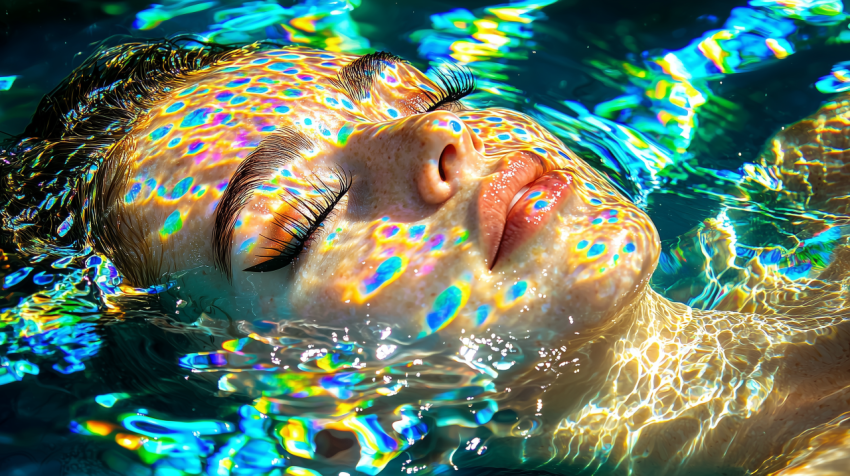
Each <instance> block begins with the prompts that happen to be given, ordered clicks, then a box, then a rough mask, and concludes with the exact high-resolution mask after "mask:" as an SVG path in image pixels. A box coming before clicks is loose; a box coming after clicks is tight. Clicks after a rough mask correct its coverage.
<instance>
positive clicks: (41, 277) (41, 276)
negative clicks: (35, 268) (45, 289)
mask: <svg viewBox="0 0 850 476" xmlns="http://www.w3.org/2000/svg"><path fill="white" fill-rule="evenodd" d="M53 278H54V276H53V275H52V274H46V273H45V272H44V271H39V272H38V273H36V274H35V276H33V277H32V281H33V282H34V283H35V284H38V285H39V286H44V285H45V284H50V283H52V282H53Z"/></svg>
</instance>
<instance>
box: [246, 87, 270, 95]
mask: <svg viewBox="0 0 850 476" xmlns="http://www.w3.org/2000/svg"><path fill="white" fill-rule="evenodd" d="M268 90H269V88H267V87H265V86H251V87H250V88H248V89H246V90H245V92H247V93H251V94H262V93H264V92H266V91H268Z"/></svg>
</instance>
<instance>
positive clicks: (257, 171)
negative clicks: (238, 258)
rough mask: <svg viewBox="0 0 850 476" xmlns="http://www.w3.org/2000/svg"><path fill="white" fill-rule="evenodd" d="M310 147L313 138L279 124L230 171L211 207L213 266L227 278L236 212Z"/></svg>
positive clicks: (230, 270)
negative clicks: (219, 195) (216, 199)
mask: <svg viewBox="0 0 850 476" xmlns="http://www.w3.org/2000/svg"><path fill="white" fill-rule="evenodd" d="M314 147H315V145H314V144H313V141H311V140H310V138H308V137H307V136H306V135H304V134H303V133H301V132H299V131H297V130H295V129H292V128H289V127H280V128H278V129H277V130H275V131H274V132H273V133H271V134H270V135H269V136H267V137H265V138H264V139H263V140H262V141H260V145H259V146H257V148H256V149H254V151H253V152H251V153H250V154H249V155H248V157H246V158H245V160H243V161H242V162H241V163H240V164H239V167H237V168H236V171H235V172H233V176H231V177H230V181H229V183H228V184H227V188H225V189H224V194H222V196H221V199H220V200H219V202H218V204H217V205H216V207H215V222H214V223H213V230H212V234H213V237H212V238H213V239H212V247H213V259H214V261H215V266H216V268H218V269H220V270H221V271H222V272H224V273H225V275H226V276H227V279H228V280H230V279H232V277H233V270H232V268H231V264H230V253H231V250H232V249H233V232H234V230H235V228H236V221H237V219H238V218H239V214H240V213H241V212H242V210H243V209H244V208H245V206H246V205H248V201H249V200H251V197H252V196H253V195H254V192H255V191H256V190H257V189H258V188H260V186H261V185H262V184H263V183H264V182H265V181H266V180H268V179H270V178H271V177H273V176H274V174H275V173H277V171H278V170H280V169H281V168H282V167H284V166H286V165H287V164H288V163H290V162H292V161H293V160H295V159H296V158H298V157H301V155H302V153H303V152H306V151H309V150H312V149H313V148H314Z"/></svg>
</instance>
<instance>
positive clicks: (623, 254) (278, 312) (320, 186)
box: [126, 49, 659, 337]
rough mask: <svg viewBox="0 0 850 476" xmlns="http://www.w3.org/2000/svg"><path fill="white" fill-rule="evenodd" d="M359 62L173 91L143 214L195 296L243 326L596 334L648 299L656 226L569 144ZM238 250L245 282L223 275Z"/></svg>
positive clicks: (332, 58)
mask: <svg viewBox="0 0 850 476" xmlns="http://www.w3.org/2000/svg"><path fill="white" fill-rule="evenodd" d="M355 60H357V57H355V56H350V55H343V54H334V53H327V52H322V51H312V50H300V49H296V50H282V51H271V52H262V53H257V54H255V55H252V56H250V57H247V58H243V59H240V60H236V61H235V62H233V63H232V64H228V65H226V66H222V67H217V68H214V69H212V70H209V71H207V72H205V73H203V74H202V75H199V76H197V79H196V80H194V81H190V84H188V85H187V86H186V87H183V88H180V89H176V90H174V91H173V93H172V95H171V97H170V98H168V99H166V100H165V101H163V102H162V103H161V104H160V105H159V106H157V107H155V108H153V110H152V111H151V113H150V119H149V121H148V122H147V123H146V124H145V125H144V126H143V127H141V128H140V129H138V130H137V132H136V135H135V140H136V147H135V152H134V156H133V163H132V172H131V180H130V183H129V184H128V188H127V196H126V202H127V203H128V208H129V209H130V210H133V212H134V213H136V214H137V216H139V217H141V219H142V220H144V221H145V222H146V223H147V224H148V225H149V227H150V229H151V233H150V236H149V239H150V241H152V242H153V243H154V246H155V247H159V246H160V243H165V245H164V247H163V250H164V252H165V254H166V258H167V259H166V262H167V263H168V262H173V263H174V264H173V269H174V270H189V274H187V275H185V279H184V280H182V282H181V287H183V289H182V291H183V292H185V294H186V295H188V296H190V297H191V298H192V299H195V300H199V299H203V298H210V297H215V298H219V300H218V301H217V303H216V305H217V306H219V307H221V308H222V309H225V310H227V312H228V313H229V314H230V315H231V316H232V317H233V318H236V319H256V318H266V319H268V318H294V317H297V318H301V319H314V320H316V321H318V322H323V323H328V324H331V323H333V324H343V323H344V322H346V321H347V320H351V319H357V320H359V321H364V320H370V321H375V322H386V323H389V324H390V325H394V326H396V329H398V330H399V331H400V332H399V333H398V334H397V335H396V336H397V337H406V336H407V335H412V336H414V337H415V336H417V335H419V336H422V335H427V334H430V333H432V332H435V331H437V330H440V329H443V328H447V327H451V328H454V329H467V330H474V329H477V328H484V329H486V328H489V327H497V326H501V328H502V329H506V330H511V329H513V330H514V331H515V332H517V331H520V332H525V330H527V329H529V328H537V329H540V328H546V329H551V330H552V331H555V332H556V333H558V334H564V333H568V334H569V335H573V333H586V332H592V330H593V329H594V328H599V327H600V326H602V325H604V324H605V323H607V322H609V321H610V320H611V319H612V318H614V317H616V315H617V314H618V313H619V312H620V311H621V310H622V309H624V308H625V307H626V306H628V305H629V304H630V303H631V302H633V301H634V299H635V297H636V296H637V295H638V294H640V292H641V291H642V290H643V288H644V287H645V285H646V282H647V280H648V278H649V276H650V274H651V273H652V271H653V269H654V267H655V264H656V261H657V258H658V251H659V244H658V236H657V232H656V230H655V228H654V226H653V225H652V223H651V222H650V220H649V218H648V217H647V216H646V215H645V214H644V213H643V212H642V211H640V210H639V209H637V208H636V207H635V206H634V205H633V204H632V203H630V202H629V201H628V200H627V199H625V198H624V197H623V196H622V195H620V194H619V193H618V192H617V191H616V190H615V189H614V188H613V187H612V186H611V185H610V184H609V183H608V181H607V180H606V179H605V178H603V177H602V176H601V175H600V174H599V173H597V172H596V171H595V170H593V169H592V168H591V167H589V166H588V165H587V164H585V163H584V162H583V161H582V160H581V159H579V158H578V157H577V156H576V155H575V154H574V153H572V152H571V151H570V150H568V149H567V148H566V147H565V146H564V145H563V144H562V143H561V142H560V141H559V140H558V139H557V138H555V137H554V136H552V135H551V134H550V133H549V132H547V131H546V130H545V129H543V128H542V127H540V126H539V125H538V124H537V123H535V122H534V121H533V120H532V119H531V118H529V117H527V116H525V115H523V114H520V113H517V112H514V111H510V110H506V109H480V110H461V108H460V107H459V104H458V103H448V104H444V105H441V106H439V107H438V108H437V109H436V110H433V111H432V112H427V110H428V109H429V108H432V106H435V101H436V100H439V99H440V97H441V96H440V90H439V86H438V84H435V83H434V82H433V81H432V80H430V79H428V77H426V76H425V75H424V74H423V73H421V72H420V71H418V70H417V69H416V68H414V67H412V66H410V65H408V64H405V63H403V62H400V61H395V60H393V59H391V58H388V57H386V56H383V57H372V58H371V59H367V60H360V61H359V62H358V63H357V64H354V65H351V63H352V62H354V61H355ZM346 65H350V66H349V67H348V68H346V69H344V70H343V67H344V66H346ZM341 70H342V73H341V74H340V71H341ZM369 71H374V74H373V75H371V76H370V74H369ZM455 73H456V72H455ZM338 74H339V78H340V80H339V81H338V80H337V78H338ZM370 78H371V79H370ZM455 78H456V79H462V78H460V76H455ZM458 86H460V85H458ZM458 89H462V86H460V87H459V88H458ZM426 91H430V92H426ZM252 152H253V153H252ZM240 165H241V167H240ZM349 181H350V189H348V191H347V193H342V192H344V191H345V189H346V188H347V183H348V182H349ZM228 188H229V189H230V190H229V191H226V190H227V189H228ZM237 192H239V193H237ZM228 193H230V194H231V196H230V197H227V194H228ZM223 197H224V198H226V199H225V200H223ZM240 198H241V199H242V202H240V200H239V199H240ZM240 203H243V204H244V205H245V206H244V207H240V206H239V204H240ZM224 205H227V206H226V207H225V206H224ZM217 207H218V209H219V210H218V212H217V211H216V208H217ZM329 208H332V210H329ZM217 219H218V224H216V220H217ZM228 219H231V222H235V224H234V226H233V231H232V235H231V234H230V233H229V232H228V231H227V227H226V226H224V224H226V223H227V222H228ZM308 219H309V220H308ZM214 229H216V230H215V231H214ZM306 234H310V236H309V237H307V236H306ZM214 236H217V237H218V238H217V239H218V240H219V245H218V246H217V247H215V246H214V245H213V237H214ZM228 248H229V250H228ZM221 250H224V252H225V253H226V254H225V255H222V257H221V258H220V259H222V260H226V259H228V258H229V259H230V261H231V263H232V281H231V282H228V280H227V278H226V276H225V275H224V274H223V273H220V272H218V271H215V270H213V268H212V266H213V263H214V259H215V253H216V252H221ZM293 256H297V258H296V259H295V260H294V261H292V262H291V263H290V264H288V265H286V266H283V265H284V264H286V263H287V262H289V261H291V260H290V258H292V257H293ZM281 266H283V267H281ZM275 268H279V269H275ZM163 271H165V270H163ZM260 271H262V272H260ZM401 333H403V334H404V335H401Z"/></svg>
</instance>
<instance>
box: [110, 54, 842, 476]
mask: <svg viewBox="0 0 850 476" xmlns="http://www.w3.org/2000/svg"><path fill="white" fill-rule="evenodd" d="M355 60H356V57H354V56H349V55H344V54H332V53H326V52H321V51H312V50H301V49H293V50H280V51H265V52H258V53H256V54H255V55H252V56H247V57H243V58H240V59H237V60H234V61H233V62H230V63H227V64H223V65H219V66H216V67H213V68H211V69H209V70H207V71H205V72H204V73H203V74H200V75H198V76H197V77H196V80H195V81H192V82H189V83H188V84H187V85H186V86H185V87H183V88H181V89H178V90H175V91H173V92H172V94H171V96H170V97H169V98H167V99H165V100H163V101H162V102H161V103H160V104H159V105H157V106H156V107H154V108H153V109H152V110H151V111H150V113H149V116H148V117H147V119H146V120H145V121H144V123H143V124H142V125H141V126H140V127H138V128H137V129H136V131H135V132H134V134H133V138H132V142H133V144H134V149H133V152H132V154H131V159H130V160H131V170H130V180H129V182H128V184H127V186H126V195H125V207H126V210H127V213H126V214H125V216H127V217H132V220H130V221H128V223H130V224H131V226H137V227H138V228H139V229H144V230H147V232H146V233H147V234H146V240H147V242H148V244H149V245H150V246H151V247H152V248H153V249H154V250H155V251H156V252H157V253H158V254H159V256H162V258H163V259H162V263H163V266H162V269H160V270H159V271H161V272H166V271H171V272H179V273H182V274H184V275H185V276H190V278H191V279H186V280H185V281H183V285H182V286H184V287H185V288H184V289H182V290H181V291H182V292H183V293H185V294H186V295H187V296H193V298H194V299H201V298H203V297H204V296H206V297H210V296H214V297H215V298H217V301H216V306H217V307H218V308H219V309H221V310H223V311H224V312H226V313H227V314H228V315H230V316H233V317H234V318H236V319H248V318H253V317H263V318H265V319H277V320H286V319H299V320H307V321H310V322H315V323H320V324H323V325H328V326H339V327H342V326H345V325H347V324H349V323H353V322H355V321H363V320H368V319H374V320H380V321H382V322H388V323H392V325H393V326H394V330H393V332H394V335H402V336H410V339H411V340H415V339H417V338H423V337H426V336H428V335H431V334H433V333H435V332H438V331H439V332H440V334H441V335H451V336H457V335H461V333H462V332H480V331H482V330H484V329H489V328H491V327H498V328H499V329H500V331H503V332H514V333H520V332H524V331H526V330H527V329H545V330H547V331H549V332H550V334H551V336H550V337H549V338H548V342H547V343H546V344H547V346H553V347H555V346H563V347H564V348H568V349H570V352H573V351H576V352H579V353H582V352H583V353H584V354H583V355H593V356H594V358H592V359H590V360H589V364H588V365H589V367H582V368H581V369H578V368H576V370H575V371H574V372H573V371H570V372H571V373H566V374H564V376H563V377H562V378H560V379H559V380H558V381H557V383H556V384H555V385H554V386H553V387H551V388H550V389H549V390H548V393H546V394H545V395H544V397H543V398H541V400H539V401H538V402H537V404H538V405H542V406H543V408H546V410H545V411H544V412H543V413H542V415H544V416H543V417H542V418H543V419H542V420H541V423H540V424H541V428H542V430H541V431H540V432H539V433H536V434H535V435H532V436H533V438H532V437H531V436H530V437H529V438H530V439H529V440H528V441H527V442H526V443H523V445H522V449H521V450H518V449H517V447H516V446H513V447H508V446H506V447H505V448H503V449H504V451H500V449H501V448H500V447H499V446H498V444H499V443H497V442H494V443H492V444H491V450H490V453H489V454H490V455H491V456H490V457H491V458H499V457H501V458H502V460H499V461H496V463H498V464H500V465H505V466H510V465H513V464H516V465H519V463H517V461H520V460H521V461H523V462H525V463H527V464H532V465H535V466H541V467H546V468H548V469H552V468H561V467H564V468H573V467H583V468H584V467H592V468H595V469H594V470H595V471H597V472H599V473H600V474H602V473H605V474H673V473H676V472H678V471H681V470H682V469H683V468H687V467H691V468H700V470H710V471H718V470H721V469H724V470H725V469H729V468H742V467H743V468H750V469H756V468H758V466H759V464H761V462H763V461H765V460H766V459H768V458H769V457H770V455H771V454H776V453H777V452H781V447H782V445H783V444H785V443H786V442H788V441H791V440H793V438H795V437H797V436H798V435H800V434H801V433H802V432H804V431H805V430H806V429H808V428H809V427H810V426H811V425H810V424H809V423H807V422H815V424H827V423H828V422H830V421H832V420H833V419H835V418H837V416H838V415H840V414H841V412H842V411H843V410H842V408H843V407H842V403H841V402H842V400H841V398H844V397H843V396H844V395H846V392H845V391H844V389H845V388H847V384H848V383H850V382H847V381H846V379H841V378H836V379H834V380H831V381H830V382H828V383H824V382H823V379H824V374H823V373H822V372H827V370H826V369H832V371H833V372H839V371H841V370H842V369H844V370H846V367H847V360H846V359H844V360H842V358H841V357H829V356H827V355H826V353H825V354H822V355H819V356H818V357H817V358H816V359H815V360H817V359H820V360H818V362H819V364H818V365H817V366H815V367H816V368H815V369H809V370H807V371H802V370H800V368H799V365H800V363H801V362H811V358H810V357H811V356H809V355H808V354H807V352H810V350H811V348H812V346H813V345H814V344H815V343H817V344H818V345H820V346H821V347H818V348H819V349H831V350H832V351H833V354H834V355H839V354H841V350H842V349H844V348H845V347H847V345H846V342H847V341H848V340H847V339H846V338H845V337H842V336H845V335H846V334H847V329H845V327H846V326H845V325H844V324H843V323H844V317H843V315H841V314H840V313H838V314H835V313H833V314H831V315H830V316H828V318H819V317H816V316H815V315H814V314H816V313H817V312H818V311H817V309H822V307H819V306H822V304H819V303H822V302H825V301H826V300H827V297H833V298H836V296H842V295H841V291H840V289H841V285H840V281H841V280H842V279H844V277H843V276H844V274H842V273H843V271H842V272H839V271H835V272H834V273H833V274H834V276H833V278H834V279H833V283H832V284H830V285H829V286H822V285H821V284H818V283H810V284H811V286H808V285H807V286H808V287H807V286H802V285H801V286H798V287H796V288H794V289H793V291H792V290H789V288H786V287H785V286H786V285H787V283H783V282H781V280H776V279H775V278H771V279H773V280H771V279H767V278H764V277H761V279H762V281H761V282H760V283H759V286H760V288H759V289H760V290H763V291H764V292H765V293H766V294H765V295H767V296H769V297H768V298H765V300H764V301H763V302H762V303H761V305H760V307H759V306H756V307H758V308H757V309H747V312H748V314H739V313H733V312H704V311H698V310H693V309H689V308H687V307H686V306H684V305H681V304H674V303H671V302H669V301H667V300H666V299H664V298H662V297H661V296H659V295H657V294H655V293H654V292H653V291H652V290H651V289H649V288H648V286H647V282H648V279H649V277H650V275H651V273H652V272H653V270H654V269H655V266H656V264H657V261H658V255H659V247H660V245H659V241H658V235H657V232H656V230H655V228H654V226H653V224H652V222H651V221H650V219H649V218H648V217H647V216H646V214H644V213H643V212H642V211H641V210H639V209H638V208H637V207H635V206H634V205H633V204H632V203H631V202H629V201H628V200H627V199H626V198H625V197H623V196H622V195H621V194H620V193H619V192H617V191H616V190H615V189H614V188H613V186H612V185H611V184H610V183H609V182H608V181H607V180H606V179H605V178H604V177H603V176H602V175H601V174H599V173H598V172H596V171H595V170H594V169H592V168H591V167H589V166H588V165H587V164H586V163H584V162H583V161H582V160H581V158H579V157H577V156H576V155H575V154H574V153H573V152H571V151H570V150H569V149H567V148H566V147H565V146H564V144H563V143H562V142H561V141H560V140H558V139H557V138H555V137H554V136H553V135H552V134H550V133H549V132H548V131H546V130H545V129H543V128H542V127H540V126H539V125H538V124H537V123H535V122H534V120H533V119H531V118H529V117H527V116H525V115H523V114H520V113H518V112H514V111H510V110H506V109H496V108H493V109H480V110H477V109H465V108H463V107H462V106H461V105H460V104H457V103H452V104H446V105H444V106H441V107H439V108H437V109H436V110H433V111H430V112H427V109H428V101H429V95H428V93H427V92H428V91H434V90H436V89H438V88H439V85H438V84H435V83H434V82H433V81H432V80H430V79H429V78H428V77H426V76H425V75H424V74H422V73H421V72H420V71H418V70H416V69H415V68H413V67H412V66H410V65H408V64H405V63H403V62H393V61H386V62H385V63H384V64H383V65H382V66H381V68H380V70H379V71H377V72H376V73H375V75H374V77H373V79H374V80H373V81H372V84H371V86H370V87H369V88H368V91H366V93H367V94H364V95H363V96H362V97H352V95H351V94H350V92H349V91H347V90H346V89H345V88H343V87H341V85H340V83H339V82H338V81H337V78H338V76H337V75H338V73H339V71H340V69H341V68H343V67H344V66H345V65H348V64H351V63H352V62H353V61H355ZM292 133H297V134H300V135H302V136H303V137H304V138H306V139H307V143H308V146H306V147H303V148H301V149H299V150H297V154H295V158H294V159H293V160H290V161H288V162H286V163H285V164H281V165H280V166H279V167H276V168H275V171H274V172H273V173H270V174H268V176H264V177H262V185H261V186H260V187H258V188H256V190H253V192H252V193H251V194H250V196H249V198H248V201H247V203H246V206H245V207H244V208H243V209H242V210H241V212H240V213H239V215H238V219H237V222H236V226H235V228H234V232H233V235H232V238H230V241H231V245H232V246H231V250H230V255H229V258H230V261H231V263H232V280H228V279H227V277H226V275H225V274H224V273H222V272H221V270H217V269H215V267H214V263H215V258H214V248H213V244H212V242H211V237H212V235H213V224H214V222H215V214H216V207H217V206H218V204H219V203H220V200H221V198H222V196H223V195H224V193H225V192H226V190H227V187H228V185H229V184H230V181H231V178H232V177H233V175H234V172H235V171H236V169H237V167H239V165H240V164H242V163H243V162H244V161H245V160H246V159H248V158H249V157H250V155H251V153H252V152H253V151H255V150H256V149H257V148H258V147H259V148H261V149H262V148H263V147H264V144H266V142H263V141H264V140H269V138H273V137H275V135H280V136H282V135H284V134H292ZM340 172H342V173H344V174H346V175H347V176H348V177H350V178H351V183H352V185H351V188H350V190H349V191H348V193H346V194H345V195H344V196H342V197H341V199H340V200H339V202H338V203H337V204H336V206H335V207H334V210H333V212H332V213H330V214H329V215H328V217H327V218H325V219H324V220H323V224H322V226H321V227H320V228H319V231H318V232H317V233H315V234H314V235H313V236H312V237H311V240H310V242H309V246H308V247H306V249H305V250H304V251H303V252H302V253H301V254H299V256H298V259H297V260H296V261H295V262H294V263H292V264H290V265H289V266H286V267H284V268H282V269H278V270H275V271H268V272H262V273H258V272H251V271H245V269H247V268H250V267H252V266H256V265H258V264H261V263H263V262H265V261H267V260H269V259H272V258H269V257H273V256H275V255H276V253H277V252H276V251H274V250H273V249H271V250H269V249H266V248H275V246H276V245H277V244H280V243H281V242H284V243H288V242H289V243H291V242H292V241H291V240H292V239H293V237H292V236H290V234H288V233H287V232H286V231H285V230H284V229H282V228H281V227H280V226H278V225H277V224H276V222H277V223H279V222H280V220H281V217H288V218H290V219H293V220H301V221H303V220H304V207H303V205H298V201H297V200H295V199H293V197H297V198H300V199H301V200H305V199H311V198H314V199H318V198H320V197H321V195H322V191H325V192H327V191H328V190H330V191H335V190H338V189H339V187H340V186H341V185H342V180H341V177H340ZM302 203H303V202H302ZM730 246H731V245H730ZM733 254H734V253H733ZM137 284H141V283H137ZM830 286H831V287H830ZM754 288H755V285H754ZM836 299H837V298H836ZM842 299H843V297H842ZM789 303H803V304H800V306H802V308H804V309H806V311H805V312H802V311H799V308H798V311H797V314H794V312H792V310H790V309H792V305H791V304H789ZM795 305H796V304H795ZM844 307H846V306H844ZM838 308H841V305H838ZM788 316H793V317H788ZM789 319H790V320H789ZM830 339H831V340H830ZM576 349H578V350H576ZM541 362H542V361H541ZM830 365H831V367H830ZM547 367H548V366H547ZM818 369H820V370H818ZM579 370H581V373H580V372H579ZM839 374H840V372H839ZM813 389H817V392H815V391H814V390H813ZM506 391H509V390H506ZM813 395H818V397H817V398H815V397H813ZM836 395H838V396H839V397H836ZM809 397H810V398H809ZM821 397H822V398H821ZM517 398H520V397H519V396H517ZM829 399H832V400H829ZM817 405H822V406H821V407H819V409H818V410H817V411H816V410H814V409H815V408H818V407H817ZM800 408H803V409H804V410H803V411H809V413H808V414H807V416H806V417H805V418H802V419H801V418H796V419H795V418H794V416H793V415H794V412H795V411H801V410H799V409H800ZM824 408H826V409H824ZM818 412H819V413H818ZM789 420H790V421H791V423H787V422H788V421H789ZM794 422H796V423H794ZM807 425H808V426H807ZM329 428H330V427H329ZM490 429H491V430H492V431H494V434H497V435H500V434H499V431H501V430H499V429H498V428H496V427H491V428H490ZM506 434H510V432H507V433H506ZM765 435H767V436H765ZM501 436H504V435H501ZM493 455H496V456H493ZM491 462H492V461H491ZM494 464H495V463H494ZM647 468H651V469H647ZM683 474H686V473H683Z"/></svg>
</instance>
